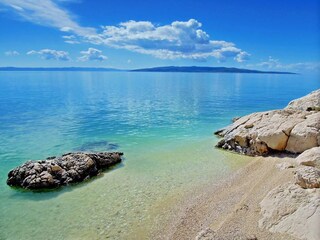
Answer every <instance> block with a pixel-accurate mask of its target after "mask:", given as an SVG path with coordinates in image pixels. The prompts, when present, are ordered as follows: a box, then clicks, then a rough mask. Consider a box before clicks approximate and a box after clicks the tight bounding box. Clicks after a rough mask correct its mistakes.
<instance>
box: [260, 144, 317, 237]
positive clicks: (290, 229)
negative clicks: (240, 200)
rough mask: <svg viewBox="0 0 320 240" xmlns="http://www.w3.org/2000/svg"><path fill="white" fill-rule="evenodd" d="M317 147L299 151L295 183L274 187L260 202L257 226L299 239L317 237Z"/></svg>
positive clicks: (296, 160)
mask: <svg viewBox="0 0 320 240" xmlns="http://www.w3.org/2000/svg"><path fill="white" fill-rule="evenodd" d="M319 151H320V147H315V148H311V149H309V150H307V151H305V152H304V153H302V154H300V155H299V156H298V157H297V158H296V159H295V162H296V163H297V164H299V165H302V166H299V167H298V168H297V169H296V170H295V171H294V173H295V182H294V183H287V184H284V185H281V186H279V187H276V188H275V189H273V190H272V191H270V192H269V193H268V195H267V196H266V197H265V198H264V199H263V200H262V202H261V203H260V207H261V214H262V218H261V219H260V221H259V227H261V228H265V229H268V230H269V231H271V232H280V233H288V234H291V235H293V236H295V237H297V238H299V239H308V240H317V239H319V236H320V228H319V226H320V169H319V168H318V167H319V160H320V152H319Z"/></svg>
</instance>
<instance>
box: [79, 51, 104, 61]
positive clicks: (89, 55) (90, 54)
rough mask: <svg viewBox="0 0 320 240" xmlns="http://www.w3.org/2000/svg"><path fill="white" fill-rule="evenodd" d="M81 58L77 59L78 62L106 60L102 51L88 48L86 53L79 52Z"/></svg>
mask: <svg viewBox="0 0 320 240" xmlns="http://www.w3.org/2000/svg"><path fill="white" fill-rule="evenodd" d="M80 53H81V54H82V56H81V57H79V60H80V61H93V60H95V61H104V60H107V59H108V57H107V56H104V55H102V51H100V50H99V49H95V48H88V51H81V52H80Z"/></svg>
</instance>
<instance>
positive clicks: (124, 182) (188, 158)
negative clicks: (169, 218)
mask: <svg viewBox="0 0 320 240" xmlns="http://www.w3.org/2000/svg"><path fill="white" fill-rule="evenodd" d="M317 88H320V78H319V76H315V75H258V74H205V73H203V74H202V73H200V74H199V73H198V74H192V73H99V72H98V73H97V72H92V73H90V72H85V73H81V72H70V73H69V72H0V239H106V238H111V239H138V238H140V239H141V238H142V239H143V238H147V236H148V234H150V231H151V230H152V228H153V224H155V222H156V220H157V221H158V220H159V219H161V217H162V216H161V214H162V213H163V212H165V211H166V209H167V208H169V206H167V205H169V204H166V203H170V204H171V203H174V202H177V201H179V199H181V198H183V197H184V196H187V195H188V194H190V193H191V192H192V191H194V189H197V188H200V187H201V186H203V185H205V184H208V183H210V182H215V181H216V179H219V178H221V177H223V176H225V175H226V174H228V173H230V172H231V171H233V170H235V169H237V168H238V167H239V166H241V165H242V164H244V163H245V162H247V161H248V158H246V157H240V156H238V155H234V154H229V153H225V152H222V151H219V150H216V149H214V148H213V147H212V146H213V145H214V144H215V142H216V141H217V139H216V138H215V137H214V136H213V135H212V132H213V131H215V130H217V129H218V128H220V127H223V126H225V125H227V124H229V123H230V119H231V118H232V117H235V116H240V115H244V114H247V113H250V112H253V111H264V110H269V109H276V108H282V107H284V106H286V104H287V103H288V102H289V101H290V100H291V99H293V98H296V97H300V96H302V95H304V94H307V93H308V92H310V91H312V90H315V89H317ZM106 141H107V142H108V143H112V144H116V145H118V146H119V149H118V150H120V151H123V152H124V153H125V161H124V162H123V164H121V165H120V166H118V167H117V168H115V169H113V170H111V171H108V172H106V173H105V174H103V175H102V176H100V177H97V178H95V179H93V180H91V181H89V182H86V183H82V184H79V185H76V186H70V187H65V188H62V189H61V190H58V191H52V192H43V193H30V192H26V191H21V190H16V189H11V188H9V187H8V186H6V184H5V181H6V174H7V172H8V171H9V170H10V169H11V168H13V167H15V166H17V165H19V164H21V163H23V162H25V161H26V160H28V159H41V158H45V157H48V156H51V155H59V154H62V153H64V152H69V151H72V150H74V149H79V148H82V147H85V146H89V147H91V148H93V150H105V149H106ZM101 143H102V144H101ZM155 209H156V210H155Z"/></svg>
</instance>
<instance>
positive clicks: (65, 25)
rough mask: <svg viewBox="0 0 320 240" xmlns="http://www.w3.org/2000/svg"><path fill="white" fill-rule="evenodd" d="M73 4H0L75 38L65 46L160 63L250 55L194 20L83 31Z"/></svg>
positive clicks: (35, 0) (25, 0)
mask: <svg viewBox="0 0 320 240" xmlns="http://www.w3.org/2000/svg"><path fill="white" fill-rule="evenodd" d="M64 1H68V2H70V1H72V0H60V1H59V0H41V1H39V0H0V3H2V4H3V5H5V6H6V7H7V8H8V9H11V10H13V11H14V12H16V13H17V14H18V15H20V16H21V17H22V18H23V19H25V20H27V21H30V22H32V23H35V24H39V25H44V26H49V27H54V28H57V29H59V30H60V31H62V32H65V33H69V36H74V38H73V39H66V38H64V39H65V42H67V43H70V44H76V43H80V42H89V43H92V44H96V45H105V46H109V47H112V48H119V49H126V50H129V51H132V52H138V53H141V54H148V55H152V56H154V57H157V58H161V59H176V58H184V59H194V60H197V61H205V60H206V59H208V58H211V57H213V58H216V59H217V60H218V61H225V60H227V59H234V60H235V61H237V62H243V61H245V60H247V59H248V57H249V54H248V53H247V52H245V51H243V50H242V49H240V48H238V47H236V46H235V44H234V43H232V42H226V41H218V40H213V39H212V38H210V36H209V35H208V34H207V33H206V32H205V31H204V30H203V29H202V28H201V27H202V24H201V23H200V22H198V21H197V20H195V19H190V20H188V21H174V22H172V23H171V24H168V25H162V26H159V25H155V24H153V23H152V22H149V21H133V20H131V21H128V22H123V23H120V24H119V25H118V26H104V27H102V29H100V30H97V29H94V28H88V27H83V26H81V25H80V24H78V23H77V21H76V20H74V17H73V16H72V15H71V14H70V13H69V12H68V11H67V10H66V9H64V8H62V7H61V6H60V5H61V2H64Z"/></svg>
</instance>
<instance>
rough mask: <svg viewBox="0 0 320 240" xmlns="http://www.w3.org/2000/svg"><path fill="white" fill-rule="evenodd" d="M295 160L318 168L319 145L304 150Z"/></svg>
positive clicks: (319, 160) (319, 162) (319, 163)
mask: <svg viewBox="0 0 320 240" xmlns="http://www.w3.org/2000/svg"><path fill="white" fill-rule="evenodd" d="M296 161H297V163H298V164H300V165H304V166H310V167H316V168H318V169H320V147H314V148H311V149H309V150H307V151H304V152H303V153H301V154H300V155H299V156H298V157H297V159H296Z"/></svg>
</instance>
